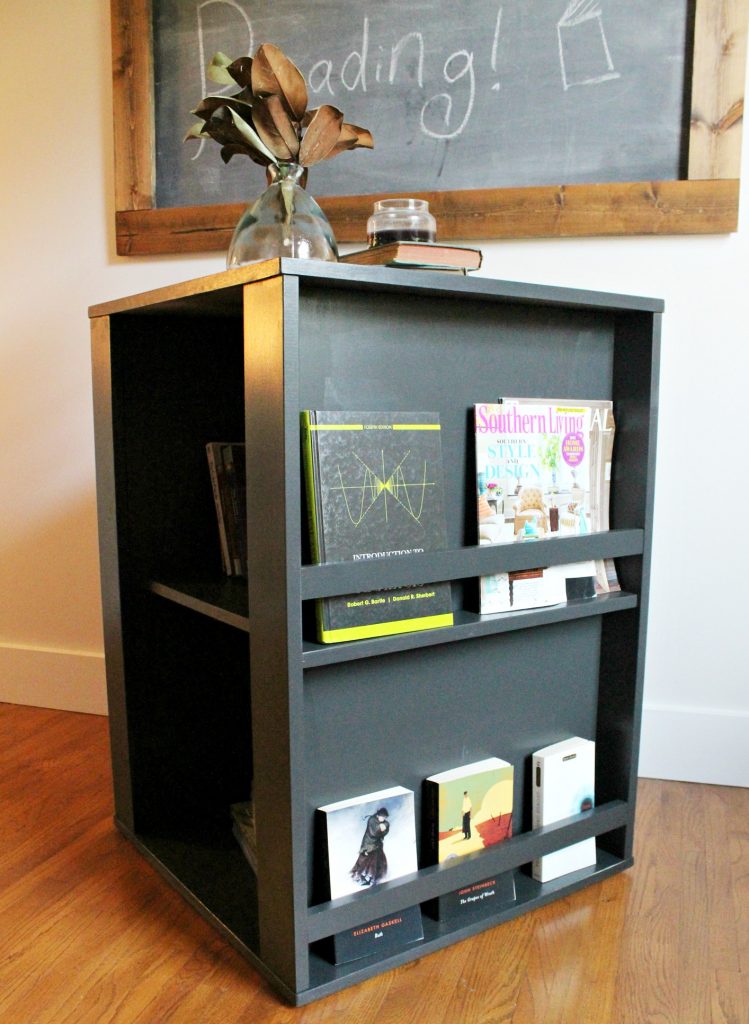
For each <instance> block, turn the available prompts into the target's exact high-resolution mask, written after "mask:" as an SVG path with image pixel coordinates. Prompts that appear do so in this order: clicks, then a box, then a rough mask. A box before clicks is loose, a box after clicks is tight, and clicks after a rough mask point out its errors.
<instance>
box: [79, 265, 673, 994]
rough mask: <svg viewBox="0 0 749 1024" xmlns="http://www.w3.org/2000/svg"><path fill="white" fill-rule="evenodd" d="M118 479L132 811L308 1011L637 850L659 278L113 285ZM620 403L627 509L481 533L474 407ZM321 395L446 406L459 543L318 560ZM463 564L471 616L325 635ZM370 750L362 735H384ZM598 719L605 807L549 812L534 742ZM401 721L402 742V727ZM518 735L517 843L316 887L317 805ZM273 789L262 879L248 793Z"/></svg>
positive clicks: (124, 780)
mask: <svg viewBox="0 0 749 1024" xmlns="http://www.w3.org/2000/svg"><path fill="white" fill-rule="evenodd" d="M90 312H91V317H92V338H93V362H94V398H95V421H96V445H97V484H98V500H99V527H100V544H101V564H102V595H103V605H104V616H105V641H106V657H107V685H108V692H109V708H110V731H111V742H112V761H113V768H114V790H115V820H116V823H117V825H118V827H119V828H120V829H121V830H122V832H123V833H124V834H125V835H127V836H128V837H129V838H130V839H131V841H132V842H133V843H134V844H135V845H136V847H137V848H138V849H139V850H140V851H141V852H142V853H143V855H144V856H145V857H146V858H147V859H148V860H149V861H150V862H151V863H152V864H154V865H155V866H156V868H157V869H158V870H159V871H161V872H162V874H163V875H164V876H165V878H167V879H168V881H169V882H170V883H171V884H172V885H174V886H175V887H176V888H177V889H178V890H179V891H180V892H181V893H182V894H183V895H184V896H185V898H186V899H187V900H188V901H189V902H190V903H191V904H192V905H193V906H194V907H195V908H196V910H197V911H198V912H200V913H201V914H203V915H204V916H205V917H206V918H207V919H208V920H209V921H210V922H211V923H212V924H213V925H214V926H215V927H216V928H218V929H219V931H220V932H221V933H222V934H223V935H224V936H225V937H226V939H227V941H229V942H230V943H231V944H232V945H233V946H235V947H236V948H237V949H238V950H240V951H241V952H242V953H243V955H244V956H246V957H247V959H248V960H249V961H250V962H251V963H252V964H253V965H254V966H255V967H256V968H257V969H258V970H259V971H261V972H262V974H263V975H264V976H265V977H266V978H267V979H268V980H269V981H270V982H271V983H272V984H273V985H274V986H275V987H276V989H277V990H278V992H279V993H281V994H282V995H283V996H284V997H285V998H286V999H287V1000H289V1001H290V1002H292V1003H294V1004H297V1005H301V1004H304V1003H307V1002H309V1001H311V1000H313V999H316V998H319V997H321V996H324V995H327V994H329V993H331V992H334V991H336V990H338V989H340V988H343V987H345V986H347V985H350V984H353V983H355V982H357V981H360V980H363V979H364V978H367V977H370V976H372V975H373V974H376V973H378V972H380V971H383V970H387V969H389V968H391V967H395V966H397V965H399V964H402V963H406V962H407V961H409V960H413V959H414V958H416V957H419V956H422V955H425V954H426V953H429V952H431V951H434V950H436V949H439V948H441V947H444V946H446V945H448V944H450V943H451V942H455V941H458V940H460V939H463V938H466V937H468V936H469V935H472V934H475V933H476V932H478V931H480V930H482V929H484V928H488V927H493V926H496V925H499V924H501V922H502V921H504V920H507V919H509V918H511V917H513V916H516V915H518V914H521V913H524V912H525V911H527V910H532V909H533V908H535V907H539V906H542V905H544V904H545V903H548V902H549V901H551V900H554V899H556V898H558V897H560V896H563V895H565V894H567V893H570V892H573V891H575V890H576V889H578V888H580V887H582V886H585V885H589V884H592V883H594V882H596V881H599V880H601V879H603V878H606V877H608V876H609V875H611V874H612V873H614V872H617V871H622V870H624V869H626V868H628V867H630V866H631V864H632V842H633V827H634V817H635V802H636V783H637V779H636V771H637V757H638V747H639V730H640V716H641V703H642V685H643V666H644V656H645V636H646V624H647V605H648V575H649V563H650V549H651V530H652V508H653V470H654V461H655V435H656V419H657V381H658V350H659V337H660V318H661V313H662V303H661V302H660V301H659V300H655V299H649V298H639V297H636V296H624V295H615V294H605V293H592V292H583V291H578V290H570V289H560V288H547V287H543V286H540V285H524V284H519V283H516V282H506V281H494V280H489V279H486V278H477V277H469V278H462V277H458V276H457V275H451V274H440V273H438V272H433V273H432V272H421V271H413V272H409V271H398V270H392V269H388V268H380V267H357V266H354V265H348V264H332V265H331V264H325V263H318V262H314V261H299V260H286V259H282V260H271V261H268V262H266V263H262V264H257V265H254V266H250V267H245V268H242V269H240V270H236V271H227V272H226V273H223V274H217V275H214V276H212V277H209V278H203V279H200V280H197V281H193V282H186V283H184V284H180V285H175V286H173V287H170V288H164V289H160V290H158V291H154V292H149V293H146V294H143V295H140V296H133V297H130V298H126V299H122V300H118V301H115V302H112V303H107V304H104V305H101V306H97V307H94V308H93V309H92V310H91V311H90ZM500 392H504V393H512V394H533V395H541V396H542V395H549V396H560V395H562V396H565V397H567V396H569V397H570V398H574V397H579V398H612V399H613V401H614V409H615V416H616V447H615V460H614V469H613V478H612V481H611V509H610V519H611V529H610V531H608V532H606V533H598V534H591V535H589V536H586V537H579V538H567V539H554V540H549V541H539V542H538V543H537V544H534V545H505V546H497V547H491V548H486V547H478V546H477V544H476V543H475V533H476V528H475V497H474V472H473V467H472V443H473V438H472V430H471V419H470V410H471V409H472V406H473V404H474V403H475V402H478V401H494V400H495V399H496V396H497V395H498V394H499V393H500ZM304 408H352V409H356V408H360V409H434V410H437V411H439V414H440V420H441V423H442V435H443V459H444V468H445V481H446V483H445V486H446V508H447V520H448V550H446V551H442V552H434V553H429V554H425V555H414V556H408V557H404V558H402V559H398V560H397V561H395V562H391V561H384V562H377V563H375V564H373V565H362V564H356V565H353V564H346V565H325V566H313V565H309V564H308V556H307V554H306V552H307V548H308V545H307V538H306V510H305V507H304V501H303V486H302V474H301V465H300V441H299V413H300V411H301V410H302V409H304ZM242 439H244V440H245V442H246V453H247V466H246V469H247V482H248V503H247V508H248V511H247V517H248V521H247V531H248V550H249V574H248V579H247V580H241V579H227V578H225V577H223V575H222V572H221V559H220V552H219V547H218V535H217V529H216V520H215V510H214V507H213V498H212V493H211V486H210V479H209V475H208V468H207V461H206V456H205V444H206V443H207V442H208V441H216V440H219V441H224V440H242ZM588 558H614V559H615V561H616V566H617V572H618V576H619V580H620V582H621V585H622V590H621V591H620V592H616V593H612V594H609V595H606V596H604V597H598V598H596V599H594V600H590V601H577V602H569V603H568V604H565V605H560V606H556V607H552V608H543V609H536V610H533V611H529V612H520V613H508V614H502V615H491V616H480V615H478V614H477V613H476V610H475V608H476V590H477V579H478V577H479V576H481V575H484V574H487V573H491V572H497V571H500V570H501V569H504V568H508V569H509V568H512V569H516V568H524V567H526V568H527V567H531V566H532V565H538V564H559V563H562V562H570V561H578V560H582V559H588ZM439 580H449V581H451V583H452V591H453V603H454V609H455V625H454V626H453V627H452V628H449V629H440V630H431V631H426V632H420V633H413V634H401V635H398V636H394V637H383V638H378V639H374V640H362V641H357V642H352V643H343V644H336V645H320V644H318V643H316V642H315V636H314V625H313V620H314V614H313V612H314V601H315V599H316V598H318V597H321V596H330V595H334V594H344V593H352V592H360V591H366V590H373V589H379V588H382V587H394V586H402V585H405V584H409V583H414V584H417V583H418V584H423V583H426V582H435V581H439ZM365 734H366V736H367V744H366V749H367V755H366V756H362V737H363V736H364V735H365ZM570 734H579V735H583V736H589V737H591V738H594V739H595V740H596V749H597V763H596V772H597V781H596V807H595V809H594V810H592V811H590V812H587V813H585V814H581V815H577V816H576V817H575V818H570V819H568V820H567V821H564V822H560V823H557V824H555V825H553V826H549V827H547V828H543V829H536V830H532V829H531V808H530V803H531V800H530V796H531V794H530V779H529V766H530V754H531V753H532V751H533V750H535V749H537V748H538V747H541V746H545V745H547V744H549V743H553V742H555V741H556V740H559V739H562V738H564V737H565V736H567V735H570ZM378 738H379V742H378ZM490 755H497V756H499V757H503V758H506V759H507V760H509V761H511V762H513V763H514V765H515V769H516V771H515V774H516V786H515V811H514V815H513V837H512V838H511V839H510V840H507V841H506V842H504V843H502V844H500V845H499V846H496V847H492V848H491V849H489V850H487V851H485V852H484V853H483V854H480V855H473V856H470V857H466V858H463V859H462V860H461V861H460V863H459V864H457V865H454V866H445V865H442V866H425V867H423V868H422V869H421V870H420V871H419V872H418V873H417V874H415V875H413V876H409V877H406V878H401V879H397V880H396V881H393V882H388V883H385V884H382V885H380V886H378V887H376V889H374V890H372V891H370V892H367V893H363V894H359V895H356V896H351V897H347V898H345V899H342V900H336V901H329V902H324V903H319V902H315V898H314V893H315V892H316V885H315V872H316V871H317V870H319V865H318V864H316V862H315V842H314V839H315V835H314V824H313V823H314V812H315V808H316V807H318V806H320V805H322V804H325V803H329V802H331V801H333V800H339V799H344V798H346V797H350V796H355V795H357V794H363V793H367V792H370V791H374V790H377V789H382V788H385V787H387V786H391V785H396V784H401V785H404V786H407V787H409V788H410V789H413V790H414V792H415V794H416V806H417V814H418V813H419V812H420V790H421V782H422V779H423V778H425V777H426V776H428V775H431V774H433V773H434V772H437V771H440V770H443V769H444V768H447V767H451V766H453V765H455V764H458V763H463V762H465V761H469V760H479V759H480V758H482V757H487V756H490ZM251 788H253V789H254V797H255V803H256V813H257V822H258V826H257V827H258V871H257V876H256V875H255V873H254V872H253V871H252V870H251V869H250V867H249V865H248V864H247V862H246V861H245V859H244V857H243V855H242V853H241V850H240V849H239V847H238V844H237V843H236V841H235V840H234V838H233V836H232V832H231V818H230V816H229V805H230V804H231V803H233V802H235V801H239V800H244V799H247V798H248V797H249V794H250V789H251ZM592 836H595V837H596V840H597V848H598V862H597V864H596V865H595V867H592V868H590V869H586V870H585V871H582V872H576V873H574V874H571V875H568V876H565V877H563V878H561V879H558V880H556V881H555V882H552V883H547V884H545V885H541V884H540V883H538V882H535V881H534V880H533V879H532V878H531V877H530V876H529V873H528V865H529V864H530V862H531V861H532V860H533V858H534V857H536V856H539V855H540V854H542V853H547V852H551V851H553V850H555V849H559V848H560V847H562V846H565V845H568V844H569V843H571V842H575V841H578V840H581V839H584V838H589V837H592ZM502 872H513V873H514V875H515V882H516V890H517V893H518V899H517V902H516V903H514V904H511V905H509V906H503V907H501V908H499V909H498V910H497V911H496V912H495V913H494V914H493V916H489V917H485V918H482V919H480V920H473V921H470V922H468V923H466V924H465V925H462V926H459V927H452V928H451V927H449V926H448V925H446V924H445V923H441V922H437V921H433V920H431V919H430V918H429V917H428V916H427V915H426V914H425V915H424V931H425V938H424V941H423V942H422V943H420V944H417V945H416V946H412V947H408V948H407V949H405V950H403V951H402V952H400V953H397V954H395V955H393V956H389V957H386V958H383V959H378V960H374V959H367V960H361V961H357V962H355V963H352V964H348V965H346V966H343V967H334V966H333V965H332V964H330V963H329V962H328V961H327V960H326V959H325V958H324V956H322V955H321V952H320V950H321V942H322V940H324V939H325V938H326V937H328V936H330V935H332V934H334V933H335V932H338V931H342V930H344V929H348V928H352V927H355V926H357V925H358V924H362V923H365V922H368V921H371V920H374V919H376V918H378V917H379V916H381V915H385V914H390V913H393V912H396V911H398V910H399V909H401V908H403V907H407V906H412V905H414V904H424V903H426V902H427V901H429V900H431V899H433V898H434V897H436V896H439V895H443V894H445V893H447V892H449V891H452V890H454V889H457V888H459V887H462V886H464V885H468V884H471V883H472V882H476V881H479V880H481V879H484V878H486V877H488V876H490V875H494V874H498V873H502Z"/></svg>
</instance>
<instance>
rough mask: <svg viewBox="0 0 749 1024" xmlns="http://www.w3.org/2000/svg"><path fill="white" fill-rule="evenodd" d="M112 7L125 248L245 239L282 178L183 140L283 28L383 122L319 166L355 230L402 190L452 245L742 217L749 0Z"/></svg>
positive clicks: (119, 1)
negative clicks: (224, 82) (254, 206)
mask: <svg viewBox="0 0 749 1024" xmlns="http://www.w3.org/2000/svg"><path fill="white" fill-rule="evenodd" d="M110 4H111V8H112V44H113V51H112V68H113V91H112V96H113V105H114V143H115V210H116V213H115V218H116V241H117V252H118V253H119V254H121V255H141V254H143V255H151V254H156V253H172V252H205V251H208V250H214V249H226V247H227V246H228V244H229V240H230V238H231V235H232V232H233V229H234V226H235V225H236V223H237V220H238V219H239V216H240V214H241V213H242V210H243V208H244V206H245V205H246V203H247V201H248V199H252V198H254V196H255V195H257V194H258V192H259V191H260V190H261V189H262V187H263V173H262V170H261V169H260V168H258V167H256V166H255V165H252V164H251V163H250V161H248V160H247V159H246V158H240V159H239V160H237V159H236V158H235V160H233V161H232V163H231V164H229V165H228V167H227V166H224V165H223V164H222V163H221V160H220V156H219V153H218V152H217V150H218V147H217V146H216V145H215V144H211V143H206V144H205V145H204V146H203V147H202V148H197V147H196V146H195V144H194V143H191V144H183V143H182V141H181V139H182V136H183V134H184V132H185V131H186V130H187V128H188V126H189V125H190V124H191V123H192V121H193V118H192V117H191V115H190V110H191V109H192V108H193V107H194V106H196V104H197V103H198V101H199V100H200V99H201V97H202V96H203V95H204V94H205V93H207V92H209V91H216V87H215V86H212V85H211V83H209V82H207V81H206V77H205V66H206V64H207V62H208V61H209V60H210V58H211V56H212V54H213V53H214V52H216V51H218V50H221V51H223V52H225V53H227V54H229V55H231V56H232V57H233V56H238V55H239V54H240V53H242V52H250V53H252V52H254V51H255V50H256V49H257V47H258V46H259V45H260V44H261V43H263V42H274V43H276V44H277V45H279V46H281V48H282V49H284V50H285V51H286V52H287V53H288V54H289V56H290V57H292V59H293V60H295V61H296V62H297V64H298V65H299V66H300V68H301V69H302V71H303V72H304V74H305V75H306V77H307V79H308V81H309V85H310V104H311V105H312V106H314V105H319V104H320V103H323V102H328V101H330V102H333V103H335V104H336V105H338V106H339V107H340V108H341V109H342V110H343V111H344V114H345V115H346V118H347V119H348V120H349V121H352V122H354V123H356V124H361V125H363V126H365V127H367V128H369V129H371V130H372V131H373V133H374V136H375V149H374V151H371V152H370V151H361V150H360V151H355V152H352V153H346V154H344V155H343V156H341V157H339V158H337V159H336V160H334V161H331V162H330V163H325V164H322V165H318V166H316V167H314V168H313V169H312V173H311V175H310V182H309V188H310V191H311V192H312V193H313V195H315V197H316V198H318V199H319V201H320V205H321V206H322V207H323V209H324V211H325V213H326V214H327V216H328V218H329V220H330V222H331V224H332V225H333V229H334V231H335V234H336V237H337V239H338V241H339V242H359V243H362V242H363V241H364V240H365V225H366V219H367V215H368V214H369V212H370V211H371V209H372V201H373V199H374V198H381V197H382V196H387V195H399V194H400V195H417V196H420V197H421V198H424V199H428V200H429V203H430V206H431V208H432V210H433V212H434V213H435V215H436V216H437V220H438V226H439V227H438V230H439V237H440V238H441V239H442V240H443V241H449V240H451V239H461V240H470V239H487V238H521V237H522V238H540V237H555V236H556V237H558V236H581V235H582V236H584V235H631V234H702V233H717V232H725V231H735V230H736V228H737V225H738V199H739V185H740V182H739V174H740V163H741V134H742V121H743V110H744V82H745V75H746V42H747V22H748V21H749V0H626V2H625V0H472V2H471V3H470V4H468V3H463V4H461V3H455V2H454V0H453V2H452V3H449V2H447V0H415V2H413V3H411V2H406V0H402V2H398V3H396V2H394V0H338V2H334V0H272V2H265V3H260V2H259V0H110ZM191 146H193V148H190V147H191Z"/></svg>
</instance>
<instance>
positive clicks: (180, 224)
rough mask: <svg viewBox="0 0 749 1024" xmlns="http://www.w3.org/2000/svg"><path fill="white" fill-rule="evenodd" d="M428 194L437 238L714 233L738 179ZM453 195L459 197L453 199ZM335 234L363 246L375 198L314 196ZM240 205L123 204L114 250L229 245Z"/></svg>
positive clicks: (733, 208)
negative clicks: (136, 206) (138, 206)
mask: <svg viewBox="0 0 749 1024" xmlns="http://www.w3.org/2000/svg"><path fill="white" fill-rule="evenodd" d="M414 195H418V196H419V197H421V198H424V199H427V200H428V201H429V204H430V209H432V211H433V212H434V215H435V216H436V218H437V221H438V223H439V234H440V238H441V239H442V241H445V242H448V241H451V240H456V239H461V240H471V239H482V238H570V237H580V236H584V237H588V236H602V235H681V234H720V233H724V232H729V231H735V230H736V228H737V225H738V197H739V182H738V180H737V179H731V180H728V179H727V180H721V181H701V180H695V181H658V182H649V181H646V182H616V183H611V184H595V185H548V186H535V187H528V188H505V189H472V190H470V191H466V192H457V193H450V192H420V193H418V194H417V193H414ZM456 196H458V197H459V202H458V201H457V200H456V198H455V197H456ZM315 198H316V199H317V200H318V202H319V204H320V206H321V207H322V209H323V210H324V211H325V214H326V216H327V217H328V219H329V220H330V223H331V225H332V227H333V231H334V233H335V236H336V238H337V240H338V241H339V242H358V243H360V244H364V242H365V240H366V239H365V234H366V220H367V213H368V212H369V211H370V210H371V204H372V201H374V200H375V199H377V198H380V197H378V196H367V197H366V203H365V202H364V198H363V197H361V196H333V197H325V196H315ZM243 210H244V206H243V205H242V204H241V203H240V204H235V203H228V204H223V205H217V206H188V207H167V208H163V209H153V210H151V209H142V210H131V209H125V210H120V211H119V212H118V213H117V215H116V236H117V252H118V254H119V255H120V256H149V255H159V254H162V253H171V252H208V251H212V250H220V249H227V248H228V247H229V242H230V241H231V236H232V233H233V231H234V227H235V225H236V223H237V221H238V220H239V218H240V216H241V214H242V212H243Z"/></svg>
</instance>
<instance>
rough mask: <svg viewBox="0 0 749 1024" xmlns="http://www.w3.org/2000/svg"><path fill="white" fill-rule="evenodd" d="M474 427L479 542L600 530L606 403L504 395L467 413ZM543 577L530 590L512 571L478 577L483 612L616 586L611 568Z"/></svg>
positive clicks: (597, 565) (609, 434) (605, 487)
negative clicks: (472, 418) (473, 418)
mask: <svg viewBox="0 0 749 1024" xmlns="http://www.w3.org/2000/svg"><path fill="white" fill-rule="evenodd" d="M475 430H476V489H477V501H478V525H479V543H481V544H506V543H513V542H515V543H517V542H520V543H524V542H529V541H534V540H539V539H550V538H554V537H564V536H575V535H583V534H586V533H591V532H594V531H599V530H605V529H608V496H609V480H610V470H611V457H612V451H613V432H614V421H613V408H612V403H611V402H610V401H607V400H593V401H588V400H579V399H570V400H558V399H543V398H503V399H502V401H501V402H499V403H493V404H492V403H481V404H478V405H476V406H475ZM541 573H542V575H541V577H540V578H538V579H536V580H534V581H533V587H534V589H533V591H532V592H530V591H529V590H528V582H529V581H528V580H527V579H520V580H517V581H515V580H513V576H514V575H515V574H512V573H502V574H497V575H495V576H489V577H484V578H482V580H481V588H480V594H481V605H480V610H481V613H482V614H486V613H490V612H496V611H508V610H511V609H515V608H528V607H538V606H540V605H543V604H553V603H557V602H558V601H560V600H561V601H564V600H566V599H569V598H573V597H593V596H595V593H596V592H599V593H605V592H607V591H609V590H612V589H618V582H617V581H616V575H615V572H614V570H613V563H611V564H609V565H607V564H604V562H603V561H600V562H579V563H575V564H574V565H565V566H559V567H556V568H552V569H546V570H541ZM560 577H561V578H562V579H563V581H564V582H563V584H562V581H561V579H560ZM520 583H522V596H521V588H520V586H519V585H518V584H520ZM516 588H517V595H518V598H519V600H517V601H515V600H513V597H514V590H515V589H516Z"/></svg>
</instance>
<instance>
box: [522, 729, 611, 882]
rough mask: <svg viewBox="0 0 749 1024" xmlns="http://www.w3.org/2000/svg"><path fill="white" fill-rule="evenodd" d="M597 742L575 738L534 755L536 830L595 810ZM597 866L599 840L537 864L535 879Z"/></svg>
mask: <svg viewBox="0 0 749 1024" xmlns="http://www.w3.org/2000/svg"><path fill="white" fill-rule="evenodd" d="M595 747H596V745H595V743H594V742H593V740H586V739H582V738H581V737H579V736H572V737H570V739H566V740H562V741H561V742H559V743H552V744H551V746H548V747H544V748H543V749H542V750H537V751H536V752H535V753H534V754H533V761H532V769H533V822H532V823H533V828H541V827H542V826H543V825H551V824H552V823H553V822H555V821H561V820H562V819H563V818H569V817H572V815H574V814H580V813H581V812H582V811H588V810H591V809H592V808H593V806H594V804H595ZM595 863H596V841H595V839H583V840H582V842H579V843H573V844H572V846H565V847H564V848H563V849H561V850H556V851H555V852H554V853H547V854H546V855H545V856H543V857H538V858H536V860H534V861H533V865H532V869H533V877H534V878H535V879H536V880H537V881H539V882H550V881H551V880H552V879H554V878H559V876H560V875H566V874H568V873H569V872H570V871H578V870H580V869H581V868H586V867H591V866H592V865H594V864H595Z"/></svg>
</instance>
